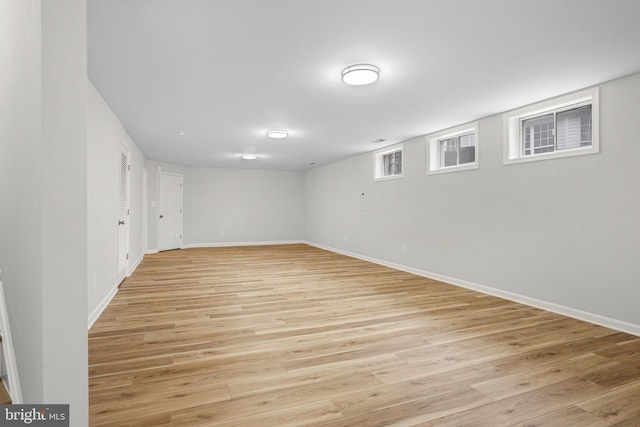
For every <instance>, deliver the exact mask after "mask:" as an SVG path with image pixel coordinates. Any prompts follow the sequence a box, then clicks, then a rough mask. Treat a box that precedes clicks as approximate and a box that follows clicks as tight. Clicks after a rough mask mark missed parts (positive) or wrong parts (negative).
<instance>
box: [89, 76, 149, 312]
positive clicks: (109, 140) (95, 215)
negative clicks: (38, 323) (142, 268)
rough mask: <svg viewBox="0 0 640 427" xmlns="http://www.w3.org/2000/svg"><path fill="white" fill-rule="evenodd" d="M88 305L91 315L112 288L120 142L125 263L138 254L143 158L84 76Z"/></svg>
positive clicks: (132, 264) (131, 262)
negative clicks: (125, 191)
mask: <svg viewBox="0 0 640 427" xmlns="http://www.w3.org/2000/svg"><path fill="white" fill-rule="evenodd" d="M87 86H88V87H87V190H88V191H87V194H88V197H87V212H88V256H87V267H88V277H87V283H88V309H89V314H90V316H89V319H90V322H93V321H95V320H96V318H97V317H98V315H99V314H100V313H101V311H102V309H104V305H105V304H106V303H107V302H108V301H109V300H110V297H112V296H113V294H114V293H115V291H116V289H117V286H118V284H119V282H120V279H121V277H119V276H118V272H117V270H118V202H119V194H120V153H121V146H125V147H126V148H127V149H128V150H129V164H130V166H131V170H130V171H129V207H130V212H129V220H128V223H129V243H128V246H129V251H128V253H129V269H131V268H134V267H135V266H136V265H137V264H138V263H139V262H140V261H141V260H142V256H143V255H144V247H143V220H144V216H143V207H144V202H143V177H144V172H145V158H144V156H143V154H142V152H141V151H140V149H139V148H138V147H137V146H136V144H135V143H134V142H133V141H132V140H131V138H130V137H129V135H128V134H127V132H126V131H125V129H124V127H123V126H122V124H121V123H120V121H119V120H118V118H117V117H116V116H115V114H114V113H113V112H112V111H111V109H110V108H109V106H108V105H107V103H106V102H105V101H104V99H103V98H102V96H101V95H100V93H99V92H98V91H97V89H96V88H95V87H94V85H93V84H92V83H91V82H90V81H88V82H87Z"/></svg>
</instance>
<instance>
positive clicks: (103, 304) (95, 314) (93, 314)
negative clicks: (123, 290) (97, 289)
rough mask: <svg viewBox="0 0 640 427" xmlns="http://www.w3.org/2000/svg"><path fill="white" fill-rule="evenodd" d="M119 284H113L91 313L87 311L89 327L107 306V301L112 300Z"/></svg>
mask: <svg viewBox="0 0 640 427" xmlns="http://www.w3.org/2000/svg"><path fill="white" fill-rule="evenodd" d="M119 286H120V284H117V285H115V286H114V287H113V288H111V290H110V291H109V293H108V294H107V295H105V297H104V298H102V301H100V303H99V304H98V306H97V307H96V308H94V309H93V310H92V311H91V313H89V329H91V327H92V326H93V324H94V323H96V320H98V319H99V318H100V316H101V315H102V312H103V311H104V310H105V309H106V308H107V307H108V306H109V303H111V301H112V300H113V298H114V297H115V296H116V294H117V293H118V289H119Z"/></svg>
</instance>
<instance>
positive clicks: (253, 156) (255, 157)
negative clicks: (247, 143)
mask: <svg viewBox="0 0 640 427" xmlns="http://www.w3.org/2000/svg"><path fill="white" fill-rule="evenodd" d="M240 157H242V158H243V159H244V160H255V159H257V158H258V156H256V155H255V154H243V155H242V156H240Z"/></svg>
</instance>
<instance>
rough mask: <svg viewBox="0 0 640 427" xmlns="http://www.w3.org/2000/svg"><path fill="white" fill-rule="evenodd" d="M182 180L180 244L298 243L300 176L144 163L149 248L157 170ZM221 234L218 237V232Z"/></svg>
mask: <svg viewBox="0 0 640 427" xmlns="http://www.w3.org/2000/svg"><path fill="white" fill-rule="evenodd" d="M158 167H161V168H162V171H163V172H169V173H180V174H182V175H183V176H184V245H185V246H187V247H189V246H208V245H231V244H247V243H262V244H265V243H274V242H288V241H300V240H302V239H303V228H304V225H303V224H304V193H303V191H304V175H303V174H302V173H301V172H289V171H267V170H254V169H216V168H196V167H186V166H179V165H170V164H166V163H157V162H152V161H148V162H147V168H148V170H149V187H148V188H149V205H148V210H149V231H148V233H149V250H151V251H152V250H154V249H157V216H158V215H157V194H158V189H157V168H158ZM222 232H224V234H222Z"/></svg>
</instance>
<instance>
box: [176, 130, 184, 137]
mask: <svg viewBox="0 0 640 427" xmlns="http://www.w3.org/2000/svg"><path fill="white" fill-rule="evenodd" d="M176 135H180V136H182V135H184V131H183V130H177V131H176Z"/></svg>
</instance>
